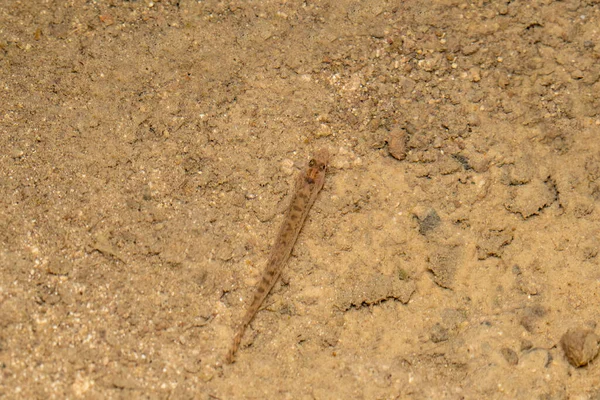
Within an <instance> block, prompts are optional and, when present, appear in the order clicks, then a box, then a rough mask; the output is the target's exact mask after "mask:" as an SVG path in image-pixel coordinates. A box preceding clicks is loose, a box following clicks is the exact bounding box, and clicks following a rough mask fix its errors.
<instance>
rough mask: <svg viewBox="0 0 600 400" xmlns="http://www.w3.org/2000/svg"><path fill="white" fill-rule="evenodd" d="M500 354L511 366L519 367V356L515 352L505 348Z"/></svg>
mask: <svg viewBox="0 0 600 400" xmlns="http://www.w3.org/2000/svg"><path fill="white" fill-rule="evenodd" d="M500 353H501V354H502V357H504V359H505V360H506V362H507V363H509V364H510V365H517V364H518V363H519V356H518V355H517V353H516V352H515V351H514V350H512V349H509V348H508V347H503V348H502V349H500Z"/></svg>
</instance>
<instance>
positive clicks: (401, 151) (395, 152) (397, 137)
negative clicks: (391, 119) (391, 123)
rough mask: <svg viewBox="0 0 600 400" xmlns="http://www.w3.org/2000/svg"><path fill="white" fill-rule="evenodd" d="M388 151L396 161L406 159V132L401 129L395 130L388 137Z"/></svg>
mask: <svg viewBox="0 0 600 400" xmlns="http://www.w3.org/2000/svg"><path fill="white" fill-rule="evenodd" d="M387 142H388V151H389V152H390V155H391V156H392V157H394V158H395V159H396V160H404V159H405V158H406V131H405V130H404V129H400V128H394V129H392V131H391V132H390V134H389V136H388V141H387Z"/></svg>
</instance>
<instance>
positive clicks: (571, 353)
mask: <svg viewBox="0 0 600 400" xmlns="http://www.w3.org/2000/svg"><path fill="white" fill-rule="evenodd" d="M598 339H599V338H598V336H597V335H596V334H594V333H593V332H592V331H590V330H588V329H584V328H574V329H569V330H568V331H567V333H565V334H564V335H563V337H562V338H561V339H560V344H561V346H562V349H563V351H564V352H565V356H566V357H567V360H569V362H570V363H571V365H573V366H574V367H581V366H584V365H587V364H588V363H589V362H590V361H592V360H593V359H594V358H595V357H596V356H597V355H598Z"/></svg>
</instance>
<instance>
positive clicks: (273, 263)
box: [226, 149, 329, 364]
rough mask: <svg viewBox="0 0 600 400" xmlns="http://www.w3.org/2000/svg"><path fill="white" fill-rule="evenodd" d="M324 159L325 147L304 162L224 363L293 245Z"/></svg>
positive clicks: (320, 177)
mask: <svg viewBox="0 0 600 400" xmlns="http://www.w3.org/2000/svg"><path fill="white" fill-rule="evenodd" d="M328 161H329V153H328V152H327V150H325V149H322V150H319V151H318V152H317V153H316V154H315V156H314V157H313V158H312V159H311V160H310V162H309V163H308V167H307V168H306V169H305V170H304V171H302V173H301V174H300V175H299V176H298V180H297V182H296V188H295V190H294V194H293V196H292V200H291V202H290V206H289V208H288V210H287V212H286V214H285V218H284V219H283V224H282V225H281V228H280V230H279V234H278V235H277V238H276V239H275V243H274V244H273V249H272V250H271V255H270V257H269V261H268V263H267V266H266V267H265V270H264V272H263V274H262V278H261V280H260V283H259V284H258V287H257V288H256V292H255V293H254V297H253V299H252V303H250V307H249V308H248V310H247V311H246V314H245V316H244V319H243V320H242V323H241V324H240V326H239V327H238V329H237V331H236V334H235V336H234V338H233V344H232V345H231V348H230V350H229V353H227V359H226V361H227V363H228V364H230V363H232V362H233V361H234V360H235V353H236V351H237V349H238V347H239V346H240V343H241V341H242V337H243V336H244V332H245V331H246V328H247V327H248V324H250V322H251V321H252V319H253V318H254V316H255V315H256V313H257V312H258V310H259V309H260V307H261V305H262V303H263V301H264V300H265V298H266V297H267V295H268V294H269V292H270V291H271V289H272V288H273V286H274V285H275V283H276V282H277V280H278V279H279V276H280V275H281V270H282V269H283V266H284V264H285V262H286V261H287V259H288V258H289V256H290V253H291V252H292V249H293V248H294V244H295V243H296V239H297V238H298V234H299V233H300V230H301V229H302V225H303V224H304V220H305V219H306V216H307V214H308V211H309V210H310V208H311V206H312V205H313V203H314V202H315V199H316V198H317V194H318V193H319V191H320V190H321V188H322V187H323V184H324V183H325V171H326V170H327V163H328Z"/></svg>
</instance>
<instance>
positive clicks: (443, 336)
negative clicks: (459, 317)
mask: <svg viewBox="0 0 600 400" xmlns="http://www.w3.org/2000/svg"><path fill="white" fill-rule="evenodd" d="M448 337H449V336H448V329H447V328H444V327H443V326H442V325H440V324H439V323H438V324H435V325H434V326H433V327H432V328H431V341H432V342H433V343H440V342H445V341H446V340H448Z"/></svg>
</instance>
